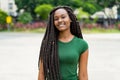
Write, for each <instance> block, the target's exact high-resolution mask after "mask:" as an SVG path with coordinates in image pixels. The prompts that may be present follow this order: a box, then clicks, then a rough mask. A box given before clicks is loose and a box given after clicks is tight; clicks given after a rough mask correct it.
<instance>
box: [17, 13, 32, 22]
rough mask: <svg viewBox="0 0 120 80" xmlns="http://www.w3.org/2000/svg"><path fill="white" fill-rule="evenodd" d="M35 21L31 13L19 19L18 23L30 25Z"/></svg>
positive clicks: (24, 14)
mask: <svg viewBox="0 0 120 80" xmlns="http://www.w3.org/2000/svg"><path fill="white" fill-rule="evenodd" d="M32 20H33V18H32V16H31V14H30V13H29V12H24V13H22V14H21V15H20V16H19V17H18V21H19V22H22V23H24V24H26V23H29V22H31V21H32Z"/></svg>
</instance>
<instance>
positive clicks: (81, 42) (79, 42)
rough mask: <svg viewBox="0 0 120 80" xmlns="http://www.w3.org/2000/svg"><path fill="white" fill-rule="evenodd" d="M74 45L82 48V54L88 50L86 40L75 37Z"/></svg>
mask: <svg viewBox="0 0 120 80" xmlns="http://www.w3.org/2000/svg"><path fill="white" fill-rule="evenodd" d="M76 43H77V45H78V46H79V47H80V48H82V52H84V51H85V50H87V49H88V43H87V41H86V40H84V39H82V38H78V37H76Z"/></svg>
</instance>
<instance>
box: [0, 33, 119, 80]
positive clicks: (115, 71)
mask: <svg viewBox="0 0 120 80" xmlns="http://www.w3.org/2000/svg"><path fill="white" fill-rule="evenodd" d="M42 37H43V34H36V33H32V34H31V33H0V80H37V73H38V68H37V61H38V56H39V47H40V44H41V39H42ZM84 38H85V39H86V40H87V42H88V44H89V52H90V53H89V62H88V63H89V64H88V71H89V80H120V77H119V76H120V34H84Z"/></svg>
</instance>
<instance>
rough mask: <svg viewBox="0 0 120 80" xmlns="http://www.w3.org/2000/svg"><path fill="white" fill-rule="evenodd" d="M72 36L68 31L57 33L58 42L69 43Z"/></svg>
mask: <svg viewBox="0 0 120 80" xmlns="http://www.w3.org/2000/svg"><path fill="white" fill-rule="evenodd" d="M73 37H74V36H73V34H72V33H71V32H70V31H63V32H60V33H59V40H60V41H65V42H67V41H70V40H71V39H72V38H73Z"/></svg>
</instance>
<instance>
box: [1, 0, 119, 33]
mask: <svg viewBox="0 0 120 80" xmlns="http://www.w3.org/2000/svg"><path fill="white" fill-rule="evenodd" d="M59 5H65V6H70V7H71V8H73V10H74V14H75V15H76V16H77V18H78V21H79V22H80V26H81V28H82V29H83V31H84V32H87V33H89V32H99V31H101V30H102V31H103V32H106V31H108V32H109V31H110V32H119V31H120V0H4V1H3V0H0V31H5V30H8V31H31V30H32V31H35V32H37V31H38V32H41V31H44V28H45V26H46V23H47V17H48V13H49V12H50V10H51V9H53V8H54V7H55V6H59Z"/></svg>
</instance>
